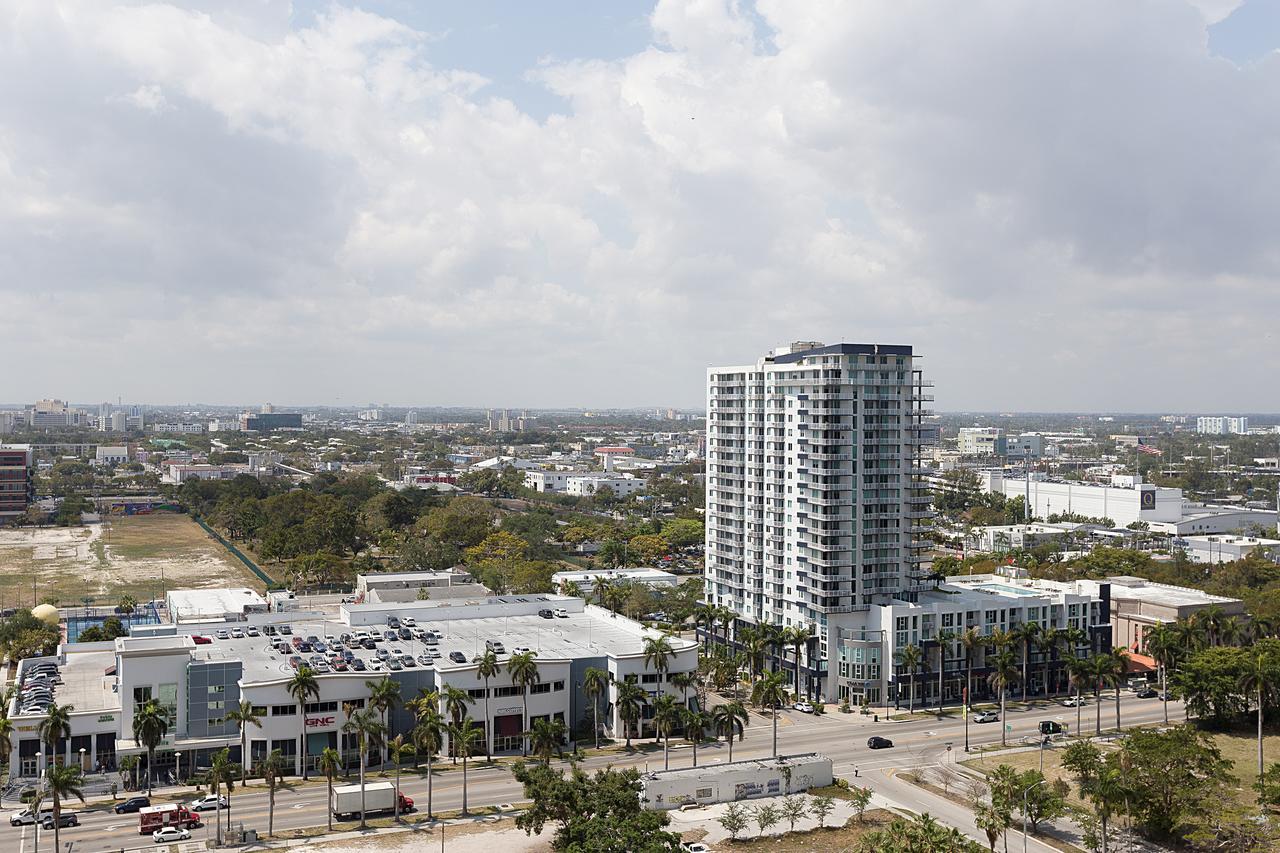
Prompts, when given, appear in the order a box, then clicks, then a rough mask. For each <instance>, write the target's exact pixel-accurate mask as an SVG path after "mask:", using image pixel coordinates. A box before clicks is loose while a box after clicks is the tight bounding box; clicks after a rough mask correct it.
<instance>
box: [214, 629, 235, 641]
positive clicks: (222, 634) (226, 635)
mask: <svg viewBox="0 0 1280 853" xmlns="http://www.w3.org/2000/svg"><path fill="white" fill-rule="evenodd" d="M214 636H215V637H217V638H218V639H219V640H230V639H231V632H230V631H225V630H224V631H219V632H218V633H216V634H214Z"/></svg>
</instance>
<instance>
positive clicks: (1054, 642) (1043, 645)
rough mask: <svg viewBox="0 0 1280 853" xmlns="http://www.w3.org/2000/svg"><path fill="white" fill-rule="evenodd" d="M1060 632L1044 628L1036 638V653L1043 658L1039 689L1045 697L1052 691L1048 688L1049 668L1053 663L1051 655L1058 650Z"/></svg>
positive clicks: (1055, 629)
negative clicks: (1042, 676) (1042, 675)
mask: <svg viewBox="0 0 1280 853" xmlns="http://www.w3.org/2000/svg"><path fill="white" fill-rule="evenodd" d="M1061 634H1062V632H1061V631H1059V630H1058V629H1057V628H1045V629H1044V630H1043V631H1041V632H1040V636H1038V637H1036V640H1035V643H1036V651H1038V652H1040V654H1041V655H1043V656H1044V678H1043V679H1042V680H1041V685H1040V686H1041V688H1042V689H1043V690H1044V695H1045V696H1050V695H1052V693H1053V691H1052V690H1051V689H1050V687H1049V666H1050V664H1051V663H1052V661H1053V653H1054V652H1055V651H1056V650H1057V648H1058V643H1059V642H1060V641H1061V636H1060V635H1061Z"/></svg>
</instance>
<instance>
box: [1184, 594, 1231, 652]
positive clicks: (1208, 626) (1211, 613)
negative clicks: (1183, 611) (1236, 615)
mask: <svg viewBox="0 0 1280 853" xmlns="http://www.w3.org/2000/svg"><path fill="white" fill-rule="evenodd" d="M1227 618H1228V617H1227V615H1226V613H1224V612H1223V610H1222V608H1221V607H1219V606H1218V605H1216V604H1212V605H1210V606H1208V607H1206V608H1205V609H1204V610H1199V611H1197V612H1196V614H1195V615H1194V616H1192V617H1191V621H1192V623H1193V624H1195V626H1196V627H1198V628H1200V629H1201V630H1202V631H1203V632H1204V636H1205V640H1206V642H1207V644H1208V645H1210V646H1216V645H1218V638H1219V635H1220V634H1221V633H1222V626H1223V624H1224V623H1225V622H1226V621H1227Z"/></svg>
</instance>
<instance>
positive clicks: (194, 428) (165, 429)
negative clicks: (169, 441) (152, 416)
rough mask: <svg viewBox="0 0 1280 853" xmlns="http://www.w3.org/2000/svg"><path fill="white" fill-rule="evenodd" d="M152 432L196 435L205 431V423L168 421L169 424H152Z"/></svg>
mask: <svg viewBox="0 0 1280 853" xmlns="http://www.w3.org/2000/svg"><path fill="white" fill-rule="evenodd" d="M151 431H152V432H161V433H179V434H186V435H194V434H196V433H201V432H204V424H194V423H168V424H152V425H151Z"/></svg>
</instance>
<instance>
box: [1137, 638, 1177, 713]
mask: <svg viewBox="0 0 1280 853" xmlns="http://www.w3.org/2000/svg"><path fill="white" fill-rule="evenodd" d="M1143 643H1144V644H1145V647H1146V650H1147V654H1149V655H1151V658H1152V660H1154V661H1155V662H1156V666H1157V668H1158V669H1159V673H1160V700H1161V701H1160V704H1161V705H1163V706H1164V722H1165V725H1168V723H1169V702H1168V698H1169V667H1171V666H1173V664H1174V662H1175V661H1176V660H1177V655H1178V635H1177V633H1176V632H1175V631H1174V629H1173V628H1171V627H1170V626H1169V623H1167V622H1160V623H1157V624H1156V625H1155V627H1153V628H1152V629H1151V630H1150V631H1148V632H1147V636H1146V637H1144V638H1143Z"/></svg>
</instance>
